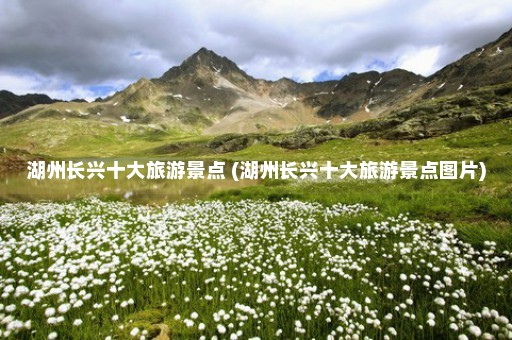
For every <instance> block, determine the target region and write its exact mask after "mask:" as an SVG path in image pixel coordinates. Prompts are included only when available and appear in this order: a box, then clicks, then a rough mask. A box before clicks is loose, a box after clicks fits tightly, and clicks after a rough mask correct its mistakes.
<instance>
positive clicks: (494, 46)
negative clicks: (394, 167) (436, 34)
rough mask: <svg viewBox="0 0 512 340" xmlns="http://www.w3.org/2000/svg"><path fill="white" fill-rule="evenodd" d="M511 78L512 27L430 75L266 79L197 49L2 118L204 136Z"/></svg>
mask: <svg viewBox="0 0 512 340" xmlns="http://www.w3.org/2000/svg"><path fill="white" fill-rule="evenodd" d="M510 79H512V30H511V31H509V32H507V33H505V34H503V35H502V36H501V37H500V38H499V39H498V40H496V41H494V42H491V43H489V44H487V45H485V46H483V47H481V48H478V49H476V50H475V51H473V52H471V53H468V54H467V55H465V56H464V57H462V58H461V59H460V60H458V61H456V62H454V63H452V64H450V65H447V66H446V67H444V68H443V69H441V70H439V71H438V72H436V73H435V74H433V75H432V76H430V77H428V78H424V77H423V76H421V75H416V74H414V73H411V72H409V71H406V70H401V69H394V70H391V71H387V72H382V73H379V72H376V71H370V72H364V73H351V74H348V75H346V76H344V77H343V78H341V79H340V80H338V81H325V82H312V83H298V82H295V81H294V80H291V79H287V78H281V79H279V80H277V81H267V80H263V79H255V78H253V77H252V76H250V75H248V74H247V73H246V72H245V71H243V70H242V69H240V68H239V67H238V66H237V65H236V64H235V63H234V62H233V61H231V60H229V59H228V58H226V57H223V56H219V55H217V54H216V53H215V52H213V51H211V50H208V49H206V48H201V49H199V50H198V51H197V52H196V53H194V54H193V55H191V56H190V57H188V58H187V59H185V60H184V61H183V62H182V63H181V65H179V66H175V67H172V68H171V69H169V70H168V71H167V72H165V73H164V74H163V75H162V76H161V77H160V78H155V79H145V78H141V79H140V80H139V81H137V82H136V83H134V84H132V85H130V86H128V87H127V88H126V89H124V90H123V91H120V92H117V93H116V94H114V95H113V96H111V97H109V98H106V99H104V100H101V101H95V102H93V103H83V102H73V103H53V104H49V105H38V106H34V107H30V108H28V109H25V110H23V111H21V112H19V113H17V114H16V115H12V116H10V117H7V118H5V119H3V120H0V124H4V125H5V124H13V123H16V122H19V121H25V120H32V119H38V118H41V117H45V118H55V119H61V120H63V119H68V118H70V119H82V120H94V121H98V122H101V123H104V124H110V125H133V126H146V127H150V128H153V129H160V130H168V129H172V130H176V131H183V132H194V133H202V134H206V135H219V134H225V133H264V132H269V131H283V130H293V129H296V128H297V127H300V126H311V125H319V124H325V123H331V124H338V123H343V122H358V121H366V120H368V119H372V118H379V117H387V116H390V115H391V116H392V115H393V114H394V112H399V111H400V112H402V111H404V110H408V108H410V107H411V106H413V105H414V104H415V103H417V102H418V101H421V100H425V99H428V100H430V99H434V98H438V97H443V96H447V95H451V94H457V93H459V94H460V93H465V92H466V91H470V90H472V89H475V88H478V87H481V86H484V85H493V84H500V83H504V82H507V81H510Z"/></svg>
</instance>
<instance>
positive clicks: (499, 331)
mask: <svg viewBox="0 0 512 340" xmlns="http://www.w3.org/2000/svg"><path fill="white" fill-rule="evenodd" d="M511 260H512V259H511V255H510V253H508V252H504V253H497V251H496V249H495V244H494V243H492V242H487V243H486V244H485V248H484V249H479V250H477V249H474V248H473V247H472V246H470V245H468V244H465V243H463V242H462V241H460V240H459V239H458V238H457V234H456V231H455V229H454V228H453V226H452V225H440V224H437V223H425V222H422V221H418V220H410V219H409V218H408V216H407V215H406V214H404V215H400V216H392V217H387V216H382V215H380V214H379V213H378V212H377V211H376V209H372V208H369V207H365V206H362V205H352V206H345V205H335V206H331V207H325V206H322V205H319V204H313V203H303V202H298V201H282V202H277V203H270V202H262V201H261V202H254V201H242V202H238V203H225V202H220V201H206V202H197V203H193V204H179V205H178V204H176V205H167V206H164V207H148V206H136V205H131V204H128V203H119V202H102V201H99V200H97V199H88V200H85V201H77V202H72V203H37V204H31V203H16V204H4V205H0V294H1V300H0V336H2V337H5V338H11V339H69V338H73V339H116V338H120V339H151V338H153V337H155V336H156V335H158V334H159V332H160V331H161V330H162V329H166V328H165V327H163V326H161V325H162V324H165V325H167V327H168V330H169V332H170V334H169V336H170V338H173V339H175V338H178V339H199V338H203V339H212V338H217V339H249V338H261V339H271V338H279V339H281V338H282V339H294V338H299V339H303V338H307V339H312V338H315V339H326V338H327V339H338V338H342V339H362V338H372V339H373V338H378V339H393V338H395V337H396V338H406V339H420V338H430V339H450V338H452V339H468V338H469V339H472V338H475V337H482V338H484V339H493V338H509V339H510V338H512V323H511V322H510V317H511V316H512V270H511V267H512V266H511ZM162 338H165V337H162Z"/></svg>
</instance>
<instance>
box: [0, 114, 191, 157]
mask: <svg viewBox="0 0 512 340" xmlns="http://www.w3.org/2000/svg"><path fill="white" fill-rule="evenodd" d="M187 136H188V135H187V134H185V133H184V132H181V131H172V130H166V131H163V130H160V129H156V128H150V127H143V126H141V125H129V124H122V123H120V124H119V125H117V126H114V125H111V124H106V123H101V122H96V121H91V120H85V119H68V120H65V121H63V120H55V119H51V118H45V119H39V120H37V121H25V122H21V123H19V124H15V125H8V126H2V127H0V145H6V146H9V147H14V148H18V149H24V150H27V151H29V152H30V153H37V154H47V155H51V156H53V157H63V158H64V157H111V156H128V155H129V156H141V155H146V154H147V153H146V150H148V149H153V148H155V147H157V146H160V145H162V144H164V143H165V142H166V141H168V140H170V139H172V140H180V139H181V138H184V137H187Z"/></svg>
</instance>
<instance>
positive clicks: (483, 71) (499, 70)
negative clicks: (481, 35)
mask: <svg viewBox="0 0 512 340" xmlns="http://www.w3.org/2000/svg"><path fill="white" fill-rule="evenodd" d="M428 80H429V81H431V82H432V83H433V85H435V86H432V89H430V90H429V91H428V92H426V93H425V94H424V96H423V97H424V98H431V97H439V96H443V95H447V94H452V93H455V92H458V91H461V90H465V89H471V88H476V87H481V86H487V85H494V84H501V83H505V82H508V81H510V80H512V29H511V30H509V31H508V32H506V33H504V34H502V35H501V36H500V37H499V38H498V39H497V40H495V41H493V42H490V43H488V44H486V45H484V46H482V47H479V48H477V49H475V50H474V51H472V52H470V53H468V54H466V55H464V56H463V57H462V58H460V59H459V60H457V61H456V62H454V63H451V64H449V65H446V66H445V67H443V68H442V69H441V70H439V71H437V72H436V73H434V74H433V75H432V76H430V77H429V79H428Z"/></svg>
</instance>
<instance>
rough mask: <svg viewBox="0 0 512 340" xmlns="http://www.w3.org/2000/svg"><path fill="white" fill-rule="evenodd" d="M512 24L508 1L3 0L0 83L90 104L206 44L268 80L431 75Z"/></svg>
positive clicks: (160, 71) (16, 89) (511, 6)
mask: <svg viewBox="0 0 512 340" xmlns="http://www.w3.org/2000/svg"><path fill="white" fill-rule="evenodd" d="M511 23H512V1H510V0H493V1H488V0H471V1H468V0H358V1H354V0H350V1H346V0H315V1H311V0H209V1H204V0H183V1H177V0H148V1H137V0H73V1H69V0H45V1H40V0H0V89H5V90H9V91H11V92H14V93H16V94H25V93H46V94H48V95H49V96H51V97H52V98H58V99H65V100H70V99H73V98H84V99H87V100H93V99H95V98H96V97H100V96H106V95H109V94H111V93H113V92H115V91H116V90H121V89H123V88H125V87H126V86H128V85H129V84H130V83H132V82H135V81H136V80H138V79H140V78H141V77H146V78H156V77H160V76H161V75H162V74H163V73H164V72H165V71H166V70H168V69H169V68H170V67H172V66H176V65H179V64H181V62H182V61H183V60H184V59H185V58H186V57H188V56H190V55H191V54H193V53H194V52H196V51H197V50H199V49H200V48H201V47H206V48H208V49H210V50H213V51H215V52H216V53H217V54H219V55H222V56H226V57H228V58H229V59H231V60H233V61H234V62H235V63H237V64H238V65H239V66H240V67H241V68H242V69H243V70H245V71H246V72H247V73H248V74H250V75H252V76H253V77H256V78H263V79H267V80H277V79H279V78H281V77H288V78H292V79H294V80H296V81H300V82H307V81H321V80H330V79H340V78H341V77H342V76H343V75H345V74H348V73H350V72H364V71H368V70H376V71H380V72H382V71H386V70H390V69H393V68H397V67H399V68H403V69H406V70H409V71H412V72H415V73H418V74H422V75H424V76H428V75H430V74H432V73H434V72H435V71H437V70H439V69H440V68H442V67H443V66H445V65H446V64H448V63H450V62H453V61H455V60H457V59H458V58H460V57H461V56H463V55H464V54H466V53H468V52H471V51H473V50H474V49H475V48H477V47H479V46H481V45H484V44H485V43H487V42H490V41H493V40H496V39H497V38H498V37H499V36H500V35H501V34H502V33H504V32H506V31H508V30H509V29H511V28H512V24H511Z"/></svg>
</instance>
